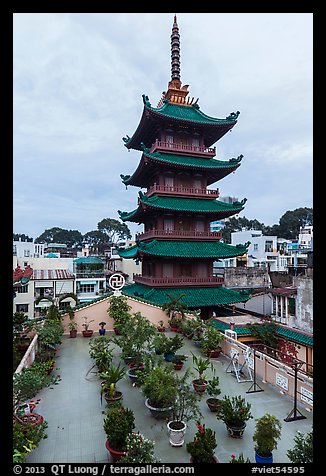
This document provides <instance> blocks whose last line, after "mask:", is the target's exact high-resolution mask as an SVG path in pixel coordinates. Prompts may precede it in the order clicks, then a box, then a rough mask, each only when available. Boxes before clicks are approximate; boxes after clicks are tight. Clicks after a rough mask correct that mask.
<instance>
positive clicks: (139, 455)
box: [120, 433, 160, 463]
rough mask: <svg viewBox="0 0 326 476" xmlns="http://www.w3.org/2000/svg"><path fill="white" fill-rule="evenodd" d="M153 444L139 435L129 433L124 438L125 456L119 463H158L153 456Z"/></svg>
mask: <svg viewBox="0 0 326 476" xmlns="http://www.w3.org/2000/svg"><path fill="white" fill-rule="evenodd" d="M154 446H155V443H154V441H152V440H149V439H148V438H145V437H144V435H142V434H141V433H130V434H129V435H128V436H127V438H126V447H127V454H126V455H125V456H123V457H122V458H121V460H120V463H159V462H160V461H159V460H157V459H156V457H155V454H154Z"/></svg>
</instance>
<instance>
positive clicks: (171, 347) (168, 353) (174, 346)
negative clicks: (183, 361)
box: [163, 334, 183, 362]
mask: <svg viewBox="0 0 326 476" xmlns="http://www.w3.org/2000/svg"><path fill="white" fill-rule="evenodd" d="M182 346H183V339H182V337H181V336H180V335H178V334H177V335H175V336H173V337H168V338H167V339H166V341H165V342H164V347H163V354H164V360H166V361H167V362H171V360H172V358H173V356H174V355H175V353H176V352H177V350H179V349H181V347H182Z"/></svg>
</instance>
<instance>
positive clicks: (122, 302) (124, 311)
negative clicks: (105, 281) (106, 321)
mask: <svg viewBox="0 0 326 476" xmlns="http://www.w3.org/2000/svg"><path fill="white" fill-rule="evenodd" d="M130 310H131V306H129V304H128V300H127V298H126V297H125V296H112V297H111V299H110V305H109V308H108V309H107V312H108V314H109V316H110V317H111V318H112V319H113V320H114V325H115V327H117V328H118V329H119V330H120V327H121V326H122V325H125V324H127V323H128V322H129V321H130V319H131V315H130V314H129V311H130Z"/></svg>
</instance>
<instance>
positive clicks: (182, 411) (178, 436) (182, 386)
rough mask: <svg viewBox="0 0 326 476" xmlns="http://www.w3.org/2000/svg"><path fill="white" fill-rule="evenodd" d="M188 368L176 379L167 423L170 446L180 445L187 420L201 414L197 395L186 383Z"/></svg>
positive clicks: (194, 418)
mask: <svg viewBox="0 0 326 476" xmlns="http://www.w3.org/2000/svg"><path fill="white" fill-rule="evenodd" d="M188 376H189V369H187V371H186V372H185V374H184V376H183V377H182V378H179V379H178V381H177V392H176V398H175V400H174V402H173V403H172V416H171V420H170V421H169V422H168V423H167V428H168V432H169V436H170V444H171V446H182V445H183V443H184V435H185V433H186V429H187V423H186V422H187V421H191V420H196V419H197V418H199V417H201V416H202V414H201V412H200V410H199V406H198V405H199V396H198V394H196V393H195V392H194V391H193V388H192V387H191V386H190V385H189V383H188Z"/></svg>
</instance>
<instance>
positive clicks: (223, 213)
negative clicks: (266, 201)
mask: <svg viewBox="0 0 326 476" xmlns="http://www.w3.org/2000/svg"><path fill="white" fill-rule="evenodd" d="M139 197H140V198H139V205H138V208H136V209H135V210H133V211H131V212H121V211H120V210H118V213H119V216H120V218H121V220H122V221H132V222H138V223H141V222H142V220H143V218H144V214H145V213H148V212H147V211H146V212H145V211H144V210H145V209H146V210H148V209H153V210H166V211H174V212H188V213H193V214H198V213H200V214H202V213H205V214H206V213H207V214H209V215H210V218H211V219H212V220H219V219H221V218H227V217H230V216H232V215H235V214H236V213H239V212H240V211H241V210H243V209H244V207H243V205H244V204H245V202H246V200H247V199H246V198H244V199H243V200H242V201H241V202H234V203H233V204H231V203H224V202H221V201H219V200H215V199H212V200H209V199H205V200H203V199H198V198H176V197H173V198H170V197H160V196H153V197H149V198H148V197H147V196H146V195H144V194H143V193H142V192H139Z"/></svg>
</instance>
